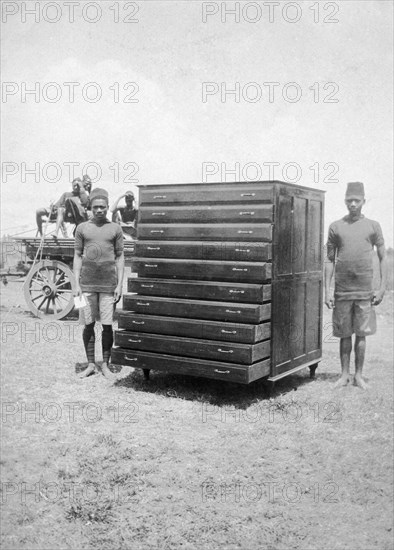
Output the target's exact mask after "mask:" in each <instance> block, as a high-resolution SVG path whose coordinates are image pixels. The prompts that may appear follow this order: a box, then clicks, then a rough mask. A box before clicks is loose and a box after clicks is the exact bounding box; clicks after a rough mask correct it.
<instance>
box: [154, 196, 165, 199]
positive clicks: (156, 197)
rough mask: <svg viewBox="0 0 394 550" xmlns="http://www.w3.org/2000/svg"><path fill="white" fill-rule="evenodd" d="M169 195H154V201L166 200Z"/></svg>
mask: <svg viewBox="0 0 394 550" xmlns="http://www.w3.org/2000/svg"><path fill="white" fill-rule="evenodd" d="M166 197H167V195H153V198H154V199H165V198H166Z"/></svg>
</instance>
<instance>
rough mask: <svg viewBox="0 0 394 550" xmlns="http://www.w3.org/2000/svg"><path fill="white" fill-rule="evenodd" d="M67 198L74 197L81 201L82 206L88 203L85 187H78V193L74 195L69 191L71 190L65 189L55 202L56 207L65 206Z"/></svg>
mask: <svg viewBox="0 0 394 550" xmlns="http://www.w3.org/2000/svg"><path fill="white" fill-rule="evenodd" d="M67 199H76V200H77V201H79V202H80V203H81V205H82V206H83V207H85V208H86V207H87V206H88V204H89V196H88V194H87V193H86V191H85V189H80V191H79V195H74V193H71V191H66V192H65V193H63V195H62V196H61V197H60V199H59V200H58V201H57V202H55V206H56V207H57V208H59V207H60V208H64V207H65V206H66V200H67Z"/></svg>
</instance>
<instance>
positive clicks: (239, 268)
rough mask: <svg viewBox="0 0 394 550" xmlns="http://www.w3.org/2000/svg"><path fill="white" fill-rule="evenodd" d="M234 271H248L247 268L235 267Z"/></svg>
mask: <svg viewBox="0 0 394 550" xmlns="http://www.w3.org/2000/svg"><path fill="white" fill-rule="evenodd" d="M233 271H248V268H247V267H243V268H242V267H233Z"/></svg>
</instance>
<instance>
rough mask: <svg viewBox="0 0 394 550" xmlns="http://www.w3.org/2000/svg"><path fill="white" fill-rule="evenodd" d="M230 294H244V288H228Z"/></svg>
mask: <svg viewBox="0 0 394 550" xmlns="http://www.w3.org/2000/svg"><path fill="white" fill-rule="evenodd" d="M229 292H230V294H245V291H244V290H230V291H229Z"/></svg>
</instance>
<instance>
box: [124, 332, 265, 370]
mask: <svg viewBox="0 0 394 550" xmlns="http://www.w3.org/2000/svg"><path fill="white" fill-rule="evenodd" d="M115 345H116V346H119V347H121V348H125V349H134V350H142V351H150V352H155V353H166V354H168V355H182V356H186V357H201V358H203V359H213V360H217V361H228V362H229V363H241V364H243V365H249V364H251V363H255V362H256V361H260V360H261V359H265V358H268V357H269V355H270V340H266V341H265V342H260V343H258V344H238V343H234V342H231V343H229V342H217V341H215V340H200V339H198V338H183V337H179V336H163V335H160V334H146V333H142V332H129V331H124V330H118V331H116V332H115Z"/></svg>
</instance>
